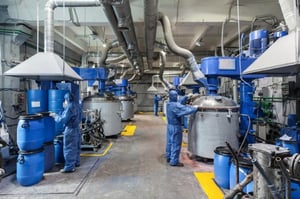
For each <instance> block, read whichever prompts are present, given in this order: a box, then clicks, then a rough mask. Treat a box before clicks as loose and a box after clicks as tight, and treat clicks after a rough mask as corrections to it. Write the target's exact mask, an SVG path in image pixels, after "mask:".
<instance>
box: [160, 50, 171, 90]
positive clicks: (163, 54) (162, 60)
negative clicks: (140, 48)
mask: <svg viewBox="0 0 300 199" xmlns="http://www.w3.org/2000/svg"><path fill="white" fill-rule="evenodd" d="M166 54H167V53H166V52H165V51H163V50H161V51H160V52H159V56H160V68H159V79H160V81H161V82H162V84H163V85H164V87H165V88H168V89H171V88H173V85H172V84H170V83H169V82H168V81H166V80H165V79H164V76H163V75H164V71H165V65H166V62H167V61H166V60H167V58H166Z"/></svg>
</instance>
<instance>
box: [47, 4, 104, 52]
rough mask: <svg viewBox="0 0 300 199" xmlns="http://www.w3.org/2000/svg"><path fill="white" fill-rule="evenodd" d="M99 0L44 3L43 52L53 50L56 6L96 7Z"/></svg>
mask: <svg viewBox="0 0 300 199" xmlns="http://www.w3.org/2000/svg"><path fill="white" fill-rule="evenodd" d="M101 2H102V1H101V0H48V1H47V3H46V5H45V11H46V19H45V40H44V42H45V43H44V52H54V9H55V8H57V7H62V6H64V7H96V6H100V5H101Z"/></svg>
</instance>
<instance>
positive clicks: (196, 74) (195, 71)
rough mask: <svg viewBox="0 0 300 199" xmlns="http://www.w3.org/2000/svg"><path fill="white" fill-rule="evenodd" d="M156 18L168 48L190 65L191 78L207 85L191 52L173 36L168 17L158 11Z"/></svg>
mask: <svg viewBox="0 0 300 199" xmlns="http://www.w3.org/2000/svg"><path fill="white" fill-rule="evenodd" d="M158 20H159V21H160V23H161V24H162V27H163V32H164V37H165V40H166V43H167V45H168V47H169V49H170V50H171V51H172V52H173V53H174V54H176V55H179V56H181V57H184V58H185V59H186V62H187V64H188V65H189V67H190V70H191V72H192V75H193V80H194V81H195V82H197V83H198V84H201V85H202V86H205V87H207V81H206V78H205V77H204V75H203V73H202V72H201V71H200V69H199V68H198V64H197V62H196V60H195V57H194V55H193V53H192V52H191V51H189V50H187V49H185V48H181V47H179V46H178V45H177V44H176V43H175V41H174V38H173V34H172V30H171V23H170V20H169V18H168V17H167V16H166V15H164V14H163V13H161V12H159V13H158Z"/></svg>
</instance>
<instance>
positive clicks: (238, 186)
mask: <svg viewBox="0 0 300 199" xmlns="http://www.w3.org/2000/svg"><path fill="white" fill-rule="evenodd" d="M252 180H253V172H251V173H250V174H248V175H247V176H246V177H245V178H244V179H243V180H242V182H241V183H239V184H236V185H235V187H233V189H231V190H230V192H229V193H228V194H226V195H225V197H224V199H232V198H234V197H235V195H236V194H238V193H239V192H242V191H243V189H244V187H245V186H247V185H248V184H249V183H250V182H251V181H252Z"/></svg>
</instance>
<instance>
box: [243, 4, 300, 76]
mask: <svg viewBox="0 0 300 199" xmlns="http://www.w3.org/2000/svg"><path fill="white" fill-rule="evenodd" d="M279 4H280V7H281V10H282V13H283V17H284V20H285V22H286V25H287V26H288V28H289V34H288V35H287V36H284V37H281V38H279V39H278V40H277V41H276V42H274V43H273V44H272V45H271V46H270V48H268V49H267V50H266V51H265V52H264V53H263V54H262V55H260V56H259V57H258V58H257V59H256V60H255V61H254V62H253V63H252V64H251V65H250V66H249V67H248V68H247V69H246V70H245V71H244V72H243V74H254V73H255V74H266V75H268V76H288V75H295V74H297V73H299V72H300V59H299V52H300V51H299V46H300V44H299V41H300V39H299V38H300V32H299V31H300V16H299V8H298V6H297V5H296V1H287V0H279Z"/></svg>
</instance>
